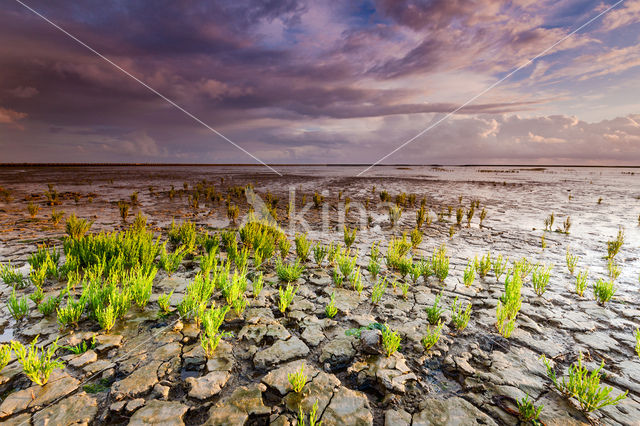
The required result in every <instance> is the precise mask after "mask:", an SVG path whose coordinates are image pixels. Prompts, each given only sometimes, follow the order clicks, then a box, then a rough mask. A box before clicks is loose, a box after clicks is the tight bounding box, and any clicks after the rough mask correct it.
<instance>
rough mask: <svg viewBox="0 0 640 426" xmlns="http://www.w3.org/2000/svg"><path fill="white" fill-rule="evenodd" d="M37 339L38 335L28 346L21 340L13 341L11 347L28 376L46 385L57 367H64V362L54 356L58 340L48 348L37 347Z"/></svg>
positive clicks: (41, 384)
mask: <svg viewBox="0 0 640 426" xmlns="http://www.w3.org/2000/svg"><path fill="white" fill-rule="evenodd" d="M37 341H38V338H37V337H36V338H35V339H33V341H32V342H31V344H30V345H29V346H28V347H25V346H24V345H22V343H20V342H15V341H12V342H11V348H12V349H13V352H14V353H15V354H16V357H17V358H18V362H19V363H20V364H22V369H23V371H24V373H25V374H26V375H27V377H28V378H29V379H30V380H31V381H32V382H33V383H35V384H38V385H40V386H44V385H45V384H46V383H47V381H49V376H50V375H51V372H52V371H53V370H55V369H56V368H63V367H64V363H63V362H62V361H60V360H59V358H55V359H54V358H53V357H54V355H55V353H56V351H57V350H58V340H56V341H55V342H53V343H52V344H51V345H49V347H48V348H47V349H46V350H45V349H40V348H38V347H36V342H37Z"/></svg>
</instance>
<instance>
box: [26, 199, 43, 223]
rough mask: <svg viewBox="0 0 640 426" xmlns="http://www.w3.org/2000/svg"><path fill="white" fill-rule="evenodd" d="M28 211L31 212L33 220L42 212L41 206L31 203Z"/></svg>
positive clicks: (28, 205)
mask: <svg viewBox="0 0 640 426" xmlns="http://www.w3.org/2000/svg"><path fill="white" fill-rule="evenodd" d="M27 211H28V212H29V216H31V219H34V218H35V217H36V216H37V215H38V212H39V211H40V206H39V205H37V204H34V203H32V202H31V201H29V204H27Z"/></svg>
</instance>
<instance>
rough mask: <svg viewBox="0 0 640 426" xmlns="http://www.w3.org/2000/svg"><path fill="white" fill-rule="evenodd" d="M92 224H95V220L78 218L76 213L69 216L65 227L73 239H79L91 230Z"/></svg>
mask: <svg viewBox="0 0 640 426" xmlns="http://www.w3.org/2000/svg"><path fill="white" fill-rule="evenodd" d="M91 225H93V222H88V221H86V220H85V219H78V218H77V217H76V215H75V213H74V214H72V215H71V216H69V217H68V218H67V222H66V225H65V229H66V232H67V235H69V237H70V238H71V239H72V240H79V239H81V238H82V237H84V235H85V234H86V233H87V232H88V231H89V228H91Z"/></svg>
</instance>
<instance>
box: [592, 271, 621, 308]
mask: <svg viewBox="0 0 640 426" xmlns="http://www.w3.org/2000/svg"><path fill="white" fill-rule="evenodd" d="M616 291H617V289H616V288H615V285H614V283H613V281H605V280H603V279H602V278H598V281H596V282H595V283H594V284H593V296H594V297H595V299H596V302H598V304H599V305H602V306H604V305H605V303H607V302H609V301H610V300H611V299H612V298H613V296H614V294H616Z"/></svg>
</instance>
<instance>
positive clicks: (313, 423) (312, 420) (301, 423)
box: [298, 400, 322, 426]
mask: <svg viewBox="0 0 640 426" xmlns="http://www.w3.org/2000/svg"><path fill="white" fill-rule="evenodd" d="M298 410H299V412H298V426H307V421H306V416H305V414H304V411H302V405H300V406H299V407H298ZM317 413H318V400H316V401H315V402H314V403H313V407H312V408H311V413H309V426H322V422H321V421H320V422H319V421H318V420H317V418H316V417H317V415H318V414H317Z"/></svg>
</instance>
